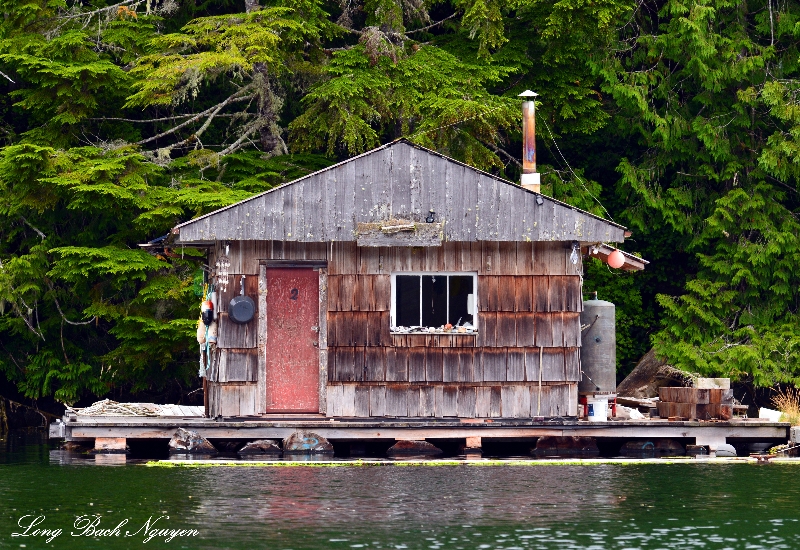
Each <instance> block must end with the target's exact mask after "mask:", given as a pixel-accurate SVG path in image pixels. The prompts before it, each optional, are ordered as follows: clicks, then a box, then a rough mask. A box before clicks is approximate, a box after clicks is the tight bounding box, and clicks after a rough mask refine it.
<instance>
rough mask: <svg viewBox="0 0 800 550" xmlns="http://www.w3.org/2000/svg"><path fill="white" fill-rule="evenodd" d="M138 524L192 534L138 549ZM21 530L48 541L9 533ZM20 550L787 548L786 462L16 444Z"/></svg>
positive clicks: (798, 487)
mask: <svg viewBox="0 0 800 550" xmlns="http://www.w3.org/2000/svg"><path fill="white" fill-rule="evenodd" d="M23 516H27V517H26V518H25V519H23V520H20V518H22V517H23ZM159 517H160V518H161V519H158V520H157V518H159ZM37 518H43V519H41V520H38V519H37ZM76 518H82V519H78V520H76ZM148 519H149V520H150V521H151V525H150V533H151V534H152V533H153V532H154V531H158V530H159V529H169V530H178V531H180V530H185V531H190V530H195V531H196V535H192V534H191V533H189V534H187V533H184V534H183V535H182V536H176V537H175V538H173V539H172V540H171V541H169V542H166V538H167V535H159V536H155V537H153V538H151V539H150V540H149V541H148V542H146V543H145V542H144V541H145V539H146V538H147V535H145V534H144V533H145V530H146V526H147V522H148ZM34 521H41V523H39V524H38V525H36V526H34V527H32V528H30V529H29V530H28V532H29V533H32V532H33V531H34V530H35V529H48V530H51V531H52V530H56V529H61V530H62V532H61V533H60V534H59V535H58V536H55V537H54V538H52V540H51V541H50V542H49V543H48V542H46V540H44V538H45V537H42V536H28V537H22V536H16V537H15V536H12V534H13V533H22V532H25V529H24V526H27V525H29V524H30V523H32V522H34ZM76 521H77V523H78V527H76V526H75V524H76ZM120 523H123V525H122V526H121V527H120V529H119V533H120V534H119V535H115V534H113V531H114V529H115V527H116V526H117V525H119V524H120ZM20 524H21V525H23V527H20ZM93 524H94V525H95V527H94V529H95V533H94V536H92V535H91V534H89V533H91V529H92V528H91V527H88V526H90V525H93ZM100 529H106V530H107V531H109V532H108V533H105V534H107V535H108V536H97V535H98V534H99V533H98V531H97V530H100ZM126 531H127V533H128V534H129V535H130V536H127V537H126V536H125V534H126ZM73 535H78V536H73ZM50 536H52V532H51V533H50ZM23 545H24V546H23ZM20 547H24V548H76V549H77V548H81V549H83V548H87V549H94V548H97V549H101V548H102V549H104V548H268V549H276V550H277V549H289V548H291V549H303V548H333V549H350V548H387V549H389V548H391V549H415V548H420V549H422V548H425V549H428V548H430V549H443V550H444V549H457V548H464V549H494V548H503V549H516V548H531V549H559V550H564V549H577V548H581V549H592V550H602V549H661V548H670V549H671V548H676V549H684V548H702V549H728V548H729V549H762V548H763V549H770V550H771V549H782V548H786V549H798V548H800V464H769V465H765V466H758V465H755V464H744V463H738V464H737V463H733V464H709V463H703V462H702V461H698V460H686V461H683V462H682V463H678V464H634V465H620V464H603V465H590V466H561V465H546V466H486V467H475V466H470V465H456V466H413V467H398V466H371V467H364V466H361V467H358V466H352V467H350V466H347V467H337V468H329V467H304V466H300V467H279V468H278V467H215V468H204V467H181V468H165V467H153V466H147V465H145V463H144V462H135V461H129V462H128V463H126V464H123V465H117V466H112V465H108V466H103V465H97V464H96V463H95V460H94V459H77V460H76V459H69V457H66V456H65V454H64V453H63V452H61V451H56V450H54V447H53V446H52V445H49V444H47V443H46V442H43V441H41V439H40V438H39V439H37V437H35V436H30V435H29V436H26V437H23V436H21V435H16V436H10V437H6V438H4V439H3V440H2V441H0V548H20Z"/></svg>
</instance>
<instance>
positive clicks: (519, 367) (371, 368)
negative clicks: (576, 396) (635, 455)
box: [328, 346, 580, 384]
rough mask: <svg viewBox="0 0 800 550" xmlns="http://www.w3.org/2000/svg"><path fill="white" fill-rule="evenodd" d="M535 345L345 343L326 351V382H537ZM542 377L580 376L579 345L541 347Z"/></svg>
mask: <svg viewBox="0 0 800 550" xmlns="http://www.w3.org/2000/svg"><path fill="white" fill-rule="evenodd" d="M539 359H540V354H539V348H538V347H498V348H486V349H475V348H424V347H416V348H383V347H365V346H349V347H337V348H332V349H331V351H330V353H329V354H328V380H329V381H330V382H367V383H388V382H391V383H395V382H403V383H412V384H436V383H460V382H523V381H524V382H537V381H538V380H539ZM541 362H542V367H543V368H542V381H544V382H577V381H579V380H580V362H579V348H577V347H571V348H564V347H551V348H543V349H542V353H541Z"/></svg>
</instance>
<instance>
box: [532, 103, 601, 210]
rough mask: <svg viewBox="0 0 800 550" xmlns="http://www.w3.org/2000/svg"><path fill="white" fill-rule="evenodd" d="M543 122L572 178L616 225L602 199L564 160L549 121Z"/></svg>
mask: <svg viewBox="0 0 800 550" xmlns="http://www.w3.org/2000/svg"><path fill="white" fill-rule="evenodd" d="M542 122H543V123H544V127H545V128H547V133H548V134H550V139H551V140H553V145H555V146H556V151H558V154H559V155H561V160H563V161H564V164H566V165H567V168H569V171H570V173H572V177H574V178H575V179H576V180H578V183H580V184H581V187H583V190H584V191H586V193H587V194H588V195H589V196H590V197H592V198H593V199H594V200H595V202H596V203H597V204H599V205H600V208H602V209H603V212H605V213H606V216H608V219H610V220H611V221H612V222H614V223H617V222H616V221H615V220H614V218H612V217H611V214H609V213H608V210H606V207H605V206H603V203H602V202H600V199H598V198H597V197H595V196H594V195H592V192H591V191H589V189H588V188H587V187H586V184H584V183H583V180H582V179H581V178H580V177H578V174H576V173H575V171H574V170H573V169H572V166H570V165H569V162H567V159H566V158H564V153H562V152H561V149H559V147H558V143H556V139H555V138H554V137H553V132H551V131H550V126H548V125H547V121H546V120H544V117H542Z"/></svg>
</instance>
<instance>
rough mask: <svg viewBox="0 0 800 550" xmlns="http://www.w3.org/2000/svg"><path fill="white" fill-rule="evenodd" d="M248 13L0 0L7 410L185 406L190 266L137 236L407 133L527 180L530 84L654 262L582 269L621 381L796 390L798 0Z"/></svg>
mask: <svg viewBox="0 0 800 550" xmlns="http://www.w3.org/2000/svg"><path fill="white" fill-rule="evenodd" d="M261 2H262V3H261V4H259V3H258V2H257V0H218V1H213V0H206V1H203V0H193V1H185V0H123V1H119V2H117V1H115V0H111V1H103V0H89V1H84V2H74V1H70V0H0V6H2V8H0V9H2V13H3V18H2V20H0V72H1V73H2V74H0V87H1V88H2V93H0V112H1V113H2V123H1V125H0V393H4V394H5V395H10V396H16V397H17V398H26V399H29V400H36V399H39V400H41V401H51V402H53V400H54V401H57V402H61V403H68V404H69V403H76V402H77V403H81V402H83V403H88V402H91V401H93V400H94V399H95V398H96V397H100V396H110V397H112V398H117V399H120V398H125V397H130V396H137V399H139V400H155V401H159V400H162V401H163V400H167V401H170V400H171V401H173V402H175V401H182V402H188V401H190V400H191V398H190V397H188V396H190V395H191V394H192V392H193V391H194V389H195V388H197V387H198V378H197V374H196V373H197V356H198V351H197V344H196V342H195V339H194V333H195V326H196V322H197V321H196V320H197V316H198V301H199V299H198V297H197V294H196V291H197V284H196V274H197V270H198V266H199V265H200V263H201V261H202V255H201V253H200V252H199V251H196V250H190V249H186V250H180V251H177V250H175V251H172V253H171V254H161V255H151V254H148V253H147V252H145V251H142V250H141V249H140V248H139V247H138V244H140V243H144V242H147V241H149V240H151V239H153V238H154V237H158V236H160V235H163V234H164V233H166V232H167V231H168V230H169V229H170V228H171V227H173V226H174V225H176V224H177V223H179V222H181V221H185V220H188V219H190V218H192V217H194V216H197V215H200V214H204V213H206V212H209V211H211V210H214V209H216V208H219V207H221V206H224V205H227V204H230V203H233V202H236V201H238V200H241V199H244V198H246V197H248V196H251V195H252V194H254V193H257V192H260V191H263V190H266V189H269V188H270V187H272V186H275V185H277V184H280V183H282V182H285V181H290V180H292V179H295V178H297V177H300V176H302V175H304V174H307V173H309V172H312V171H315V170H318V169H320V168H323V167H325V166H328V165H330V164H332V163H334V162H336V161H339V160H342V159H345V158H348V157H350V156H352V155H355V154H357V153H361V152H363V151H365V150H368V149H370V148H372V147H375V146H378V145H380V144H383V143H386V142H388V141H391V140H393V139H396V138H399V137H406V138H408V139H410V140H412V141H414V142H416V143H418V144H420V145H423V146H426V147H430V148H432V149H435V150H437V151H439V152H441V153H443V154H445V155H449V156H452V157H454V158H456V159H459V160H462V161H464V162H467V163H469V164H471V165H473V166H475V167H477V168H481V169H483V170H487V171H490V172H492V173H495V174H498V175H500V176H503V177H506V178H509V179H511V180H512V181H518V179H519V172H520V157H521V135H520V126H521V122H520V100H519V98H517V97H516V96H517V94H519V93H520V92H522V91H523V90H525V89H531V90H535V91H536V92H538V93H539V94H540V96H539V98H538V99H539V101H538V107H537V108H538V116H537V123H538V124H537V126H538V138H537V139H538V150H539V159H538V160H539V170H540V172H541V173H542V182H543V191H544V192H545V194H547V195H550V196H553V197H555V198H557V199H559V200H562V201H565V202H568V203H570V204H573V205H575V206H578V207H580V208H583V209H586V210H589V211H591V212H593V213H595V214H598V215H600V216H603V217H605V218H607V219H613V220H614V221H616V222H618V223H621V224H624V225H626V226H628V227H629V228H630V229H631V230H632V231H633V238H632V239H629V240H628V241H627V242H626V243H625V245H624V246H625V248H626V250H628V251H631V252H634V253H638V254H641V255H642V256H643V257H645V258H647V259H648V260H650V262H651V263H650V265H649V266H648V267H647V269H646V271H644V272H642V273H636V274H630V273H624V272H617V271H613V270H610V269H609V268H608V267H607V266H605V265H603V264H600V263H599V262H596V261H589V262H588V265H587V267H586V274H585V287H584V289H585V291H586V292H590V291H592V290H597V291H598V292H599V293H600V296H601V297H602V298H604V299H607V300H610V301H612V302H614V303H615V304H616V305H617V315H618V317H617V327H618V375H619V377H622V376H623V375H625V374H626V373H627V372H629V371H630V370H631V368H632V367H633V365H634V364H635V363H636V361H637V360H638V359H639V357H641V356H642V355H643V354H644V353H645V352H646V351H647V350H648V349H650V348H651V347H653V346H654V347H655V350H656V352H657V354H658V355H659V356H661V357H663V358H665V359H667V360H668V361H669V362H670V363H671V364H673V365H675V366H677V367H679V368H681V369H684V370H687V371H691V372H697V373H701V374H703V375H718V376H730V377H732V378H734V379H736V380H738V381H739V382H742V383H744V384H745V385H747V386H748V387H751V388H764V387H770V386H775V385H778V384H791V385H800V363H798V358H800V322H798V315H797V314H798V306H800V290H798V288H799V287H800V270H799V269H798V267H797V266H798V265H800V223H798V208H800V192H799V191H800V187H798V181H800V180H799V176H800V50H799V49H798V43H799V42H800V3H798V2H791V1H784V0H759V1H730V0H697V1H684V0H658V1H655V0H654V1H643V0H642V1H639V0H557V1H552V0H504V1H502V0H442V1H426V0H296V1H291V0H276V1H264V0H261ZM194 395H195V397H197V394H194ZM41 401H40V402H41Z"/></svg>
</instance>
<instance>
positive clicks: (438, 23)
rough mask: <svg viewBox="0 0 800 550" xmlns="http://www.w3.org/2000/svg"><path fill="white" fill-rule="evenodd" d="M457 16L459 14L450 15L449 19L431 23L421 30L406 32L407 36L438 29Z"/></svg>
mask: <svg viewBox="0 0 800 550" xmlns="http://www.w3.org/2000/svg"><path fill="white" fill-rule="evenodd" d="M456 15H458V12H454V13H453V15H448V16H447V17H445V18H444V19H442V20H441V21H437V22H436V23H431V24H430V25H428V26H427V27H422V28H421V29H414V30H413V31H406V34H414V33H415V32H423V31H427V30H428V29H432V28H433V27H438V26H439V25H441V24H442V23H444V22H445V21H447V20H449V19H452V18H453V17H455V16H456Z"/></svg>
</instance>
